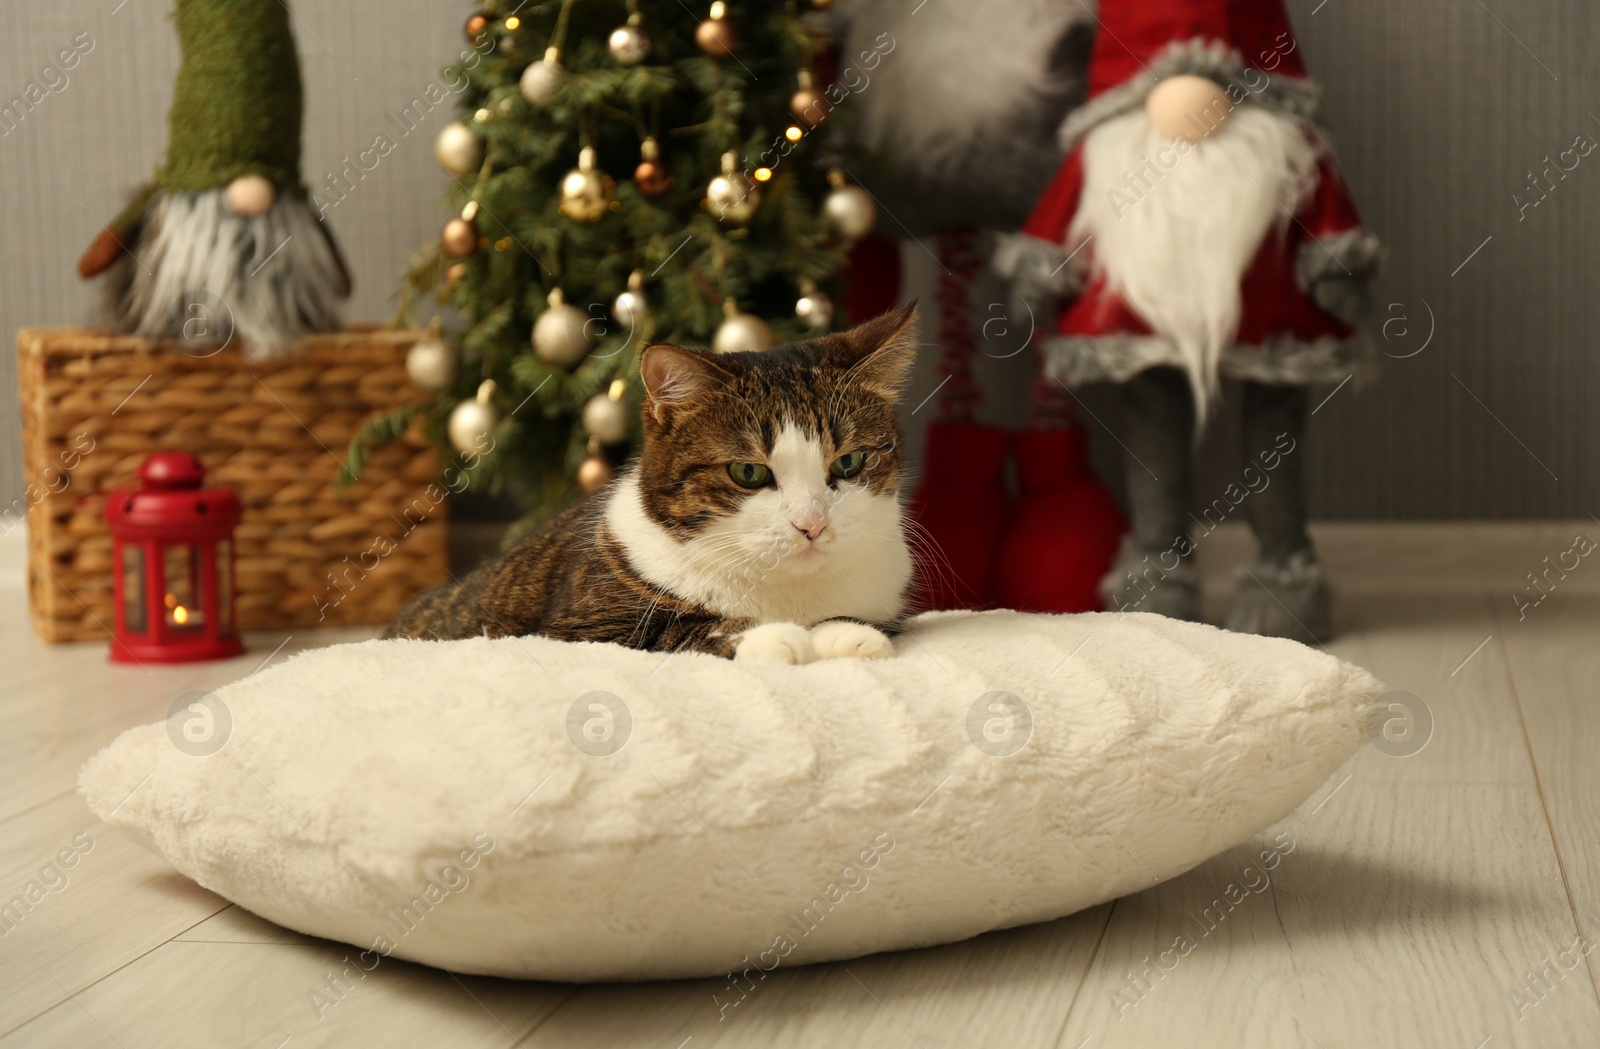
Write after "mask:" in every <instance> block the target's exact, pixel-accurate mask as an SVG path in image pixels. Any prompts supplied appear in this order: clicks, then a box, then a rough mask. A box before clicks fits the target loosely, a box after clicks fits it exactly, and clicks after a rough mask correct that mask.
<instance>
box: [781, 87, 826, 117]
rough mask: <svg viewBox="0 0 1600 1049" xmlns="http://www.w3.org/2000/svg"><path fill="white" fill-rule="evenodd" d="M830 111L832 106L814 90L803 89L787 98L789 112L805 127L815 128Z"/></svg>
mask: <svg viewBox="0 0 1600 1049" xmlns="http://www.w3.org/2000/svg"><path fill="white" fill-rule="evenodd" d="M832 111H833V106H832V104H831V103H829V101H828V100H827V98H826V97H824V95H823V94H822V92H820V91H818V90H817V89H816V88H812V87H803V88H801V89H800V90H799V91H796V92H795V93H794V94H793V95H791V96H789V112H790V113H792V114H794V118H795V119H796V120H798V121H799V122H800V123H802V124H804V125H805V126H806V127H816V126H817V125H818V124H820V123H822V122H823V121H824V120H826V119H827V118H828V114H829V113H830V112H832Z"/></svg>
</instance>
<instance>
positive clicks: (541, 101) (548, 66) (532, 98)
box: [517, 47, 567, 106]
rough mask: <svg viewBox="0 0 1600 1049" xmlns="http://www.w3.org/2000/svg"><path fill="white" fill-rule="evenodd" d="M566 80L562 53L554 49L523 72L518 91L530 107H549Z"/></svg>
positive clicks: (518, 83) (518, 82)
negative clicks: (562, 66)
mask: <svg viewBox="0 0 1600 1049" xmlns="http://www.w3.org/2000/svg"><path fill="white" fill-rule="evenodd" d="M566 78H567V76H566V71H565V70H563V69H562V68H561V52H560V51H558V50H556V49H555V48H553V47H552V48H550V50H548V51H546V52H545V53H544V57H543V58H541V59H540V60H539V61H537V62H535V63H533V64H532V65H530V66H529V67H528V68H527V69H524V70H523V71H522V79H521V80H519V81H517V90H518V91H520V92H521V93H522V97H523V98H525V99H527V100H528V104H529V105H532V106H548V105H549V104H550V103H551V102H553V101H555V97H556V92H557V91H559V90H561V84H562V82H563V81H564V80H566Z"/></svg>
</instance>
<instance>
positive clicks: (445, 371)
mask: <svg viewBox="0 0 1600 1049" xmlns="http://www.w3.org/2000/svg"><path fill="white" fill-rule="evenodd" d="M458 370H459V364H458V362H457V361H456V351H455V350H454V349H453V348H452V347H451V346H450V344H449V343H447V342H445V341H444V340H443V339H440V338H437V337H433V338H427V339H423V340H422V341H421V342H419V343H416V344H415V345H413V346H412V347H411V349H410V350H408V351H407V352H406V374H407V375H409V376H411V381H412V382H414V383H416V384H417V385H418V386H420V387H422V388H423V389H424V390H447V389H449V388H450V386H451V384H452V383H454V382H455V381H456V374H457V372H458Z"/></svg>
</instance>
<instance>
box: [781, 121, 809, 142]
mask: <svg viewBox="0 0 1600 1049" xmlns="http://www.w3.org/2000/svg"><path fill="white" fill-rule="evenodd" d="M783 137H784V138H786V139H788V140H789V141H790V142H799V141H800V140H801V139H803V138H805V137H806V133H805V132H804V131H802V130H800V129H799V128H798V127H796V126H794V125H793V124H790V125H789V130H787V131H785V132H784V133H783Z"/></svg>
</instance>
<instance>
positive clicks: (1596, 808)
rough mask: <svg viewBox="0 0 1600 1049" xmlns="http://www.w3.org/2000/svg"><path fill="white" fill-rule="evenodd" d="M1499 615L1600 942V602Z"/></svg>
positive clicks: (1535, 747) (1567, 871) (1558, 597)
mask: <svg viewBox="0 0 1600 1049" xmlns="http://www.w3.org/2000/svg"><path fill="white" fill-rule="evenodd" d="M1589 572H1590V573H1591V574H1595V575H1600V567H1591V568H1590V569H1589ZM1497 612H1498V614H1499V617H1500V621H1501V624H1502V630H1503V634H1504V637H1505V646H1506V651H1507V654H1508V655H1509V657H1510V663H1511V679H1512V682H1513V684H1514V686H1515V689H1516V697H1517V701H1518V703H1519V705H1520V708H1521V710H1522V714H1523V717H1524V719H1525V721H1526V724H1527V732H1528V741H1529V746H1530V747H1531V749H1532V751H1533V755H1534V758H1535V761H1536V762H1537V764H1538V767H1539V785H1540V789H1541V791H1542V794H1543V798H1544V804H1545V808H1546V812H1547V815H1548V817H1549V820H1550V826H1551V829H1552V832H1553V833H1554V835H1555V842H1556V849H1557V851H1558V852H1559V853H1560V856H1561V869H1562V874H1563V876H1564V878H1565V880H1566V885H1567V890H1568V893H1569V896H1570V899H1571V903H1572V909H1573V913H1574V915H1575V920H1576V922H1577V924H1578V928H1580V929H1581V930H1582V931H1583V932H1584V934H1585V935H1586V936H1588V937H1589V939H1590V941H1591V942H1594V943H1600V787H1597V786H1596V779H1597V778H1600V772H1597V765H1600V644H1597V641H1600V599H1597V598H1594V597H1590V596H1587V595H1582V594H1578V593H1575V592H1573V591H1563V590H1558V591H1556V592H1554V593H1552V595H1551V596H1550V598H1549V599H1547V601H1546V602H1545V603H1543V604H1541V605H1539V606H1538V607H1537V608H1536V609H1533V610H1532V611H1530V612H1529V613H1528V614H1527V615H1526V616H1525V617H1524V618H1521V619H1519V618H1518V616H1517V615H1516V614H1515V613H1514V612H1511V611H1509V609H1508V606H1505V605H1501V606H1499V607H1498V608H1497ZM1597 954H1600V951H1596V952H1594V953H1591V954H1590V955H1589V956H1588V959H1587V967H1588V971H1589V978H1590V980H1591V981H1592V982H1593V984H1594V986H1595V988H1596V991H1597V993H1600V958H1597V957H1596V955H1597Z"/></svg>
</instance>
